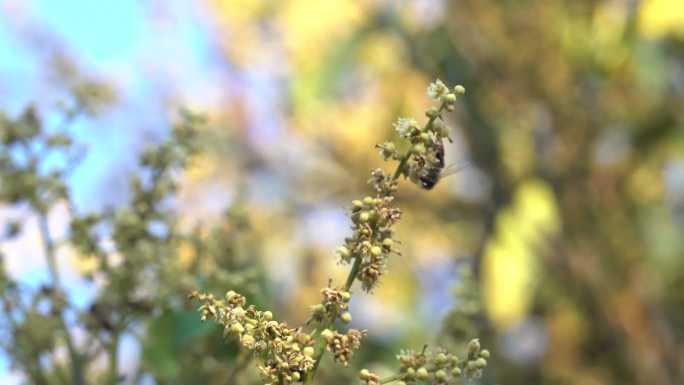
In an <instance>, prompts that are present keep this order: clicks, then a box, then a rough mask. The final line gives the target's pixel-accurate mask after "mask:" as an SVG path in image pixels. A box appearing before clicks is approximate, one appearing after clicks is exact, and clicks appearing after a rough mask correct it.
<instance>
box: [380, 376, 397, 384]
mask: <svg viewBox="0 0 684 385" xmlns="http://www.w3.org/2000/svg"><path fill="white" fill-rule="evenodd" d="M402 377H403V375H402V374H395V375H393V376H389V377H387V378H383V379H382V380H380V384H381V385H382V384H389V383H392V382H394V381H399V380H401V379H402Z"/></svg>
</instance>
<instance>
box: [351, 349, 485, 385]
mask: <svg viewBox="0 0 684 385" xmlns="http://www.w3.org/2000/svg"><path fill="white" fill-rule="evenodd" d="M487 358H489V351H488V350H485V349H481V347H480V341H479V340H478V339H473V340H471V341H470V342H469V343H468V345H467V347H466V354H465V358H464V359H461V358H459V357H458V356H456V355H454V354H450V353H448V352H447V351H445V350H441V351H438V352H437V353H436V354H433V353H431V352H429V351H428V350H427V347H425V348H423V350H422V351H421V352H414V351H404V352H401V354H399V355H398V356H397V359H398V360H399V364H400V367H401V368H400V372H399V374H398V375H396V376H394V378H395V379H396V380H398V382H397V384H398V385H406V384H412V383H416V382H421V383H428V384H437V385H447V384H458V383H460V382H458V381H459V379H461V378H467V379H473V378H478V377H480V376H481V375H482V369H484V368H485V367H486V366H487ZM361 374H362V375H361V378H362V379H363V377H364V376H363V371H362V373H361ZM364 381H366V384H367V385H368V384H369V382H368V380H364Z"/></svg>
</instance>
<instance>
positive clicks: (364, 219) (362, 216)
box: [359, 211, 370, 222]
mask: <svg viewBox="0 0 684 385" xmlns="http://www.w3.org/2000/svg"><path fill="white" fill-rule="evenodd" d="M369 219H370V214H369V213H368V211H364V212H362V213H361V214H359V220H360V221H361V222H368V220H369Z"/></svg>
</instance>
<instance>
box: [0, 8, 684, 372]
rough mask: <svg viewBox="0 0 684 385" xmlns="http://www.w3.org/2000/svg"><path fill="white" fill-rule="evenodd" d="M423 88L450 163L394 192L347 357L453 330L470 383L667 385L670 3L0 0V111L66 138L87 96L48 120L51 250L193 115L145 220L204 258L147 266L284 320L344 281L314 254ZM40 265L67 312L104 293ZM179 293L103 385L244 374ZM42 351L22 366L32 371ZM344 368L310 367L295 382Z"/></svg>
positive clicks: (19, 260) (671, 288) (674, 78)
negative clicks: (438, 115) (481, 361)
mask: <svg viewBox="0 0 684 385" xmlns="http://www.w3.org/2000/svg"><path fill="white" fill-rule="evenodd" d="M435 78H440V79H442V80H444V81H445V82H447V83H448V84H450V85H454V84H463V85H464V86H465V87H466V89H467V94H466V96H465V97H463V98H461V99H460V102H459V103H460V105H459V108H458V109H457V110H456V112H455V113H454V114H452V115H451V117H450V125H451V126H452V127H453V135H452V136H453V137H454V139H455V140H454V143H452V144H449V145H448V146H447V149H446V151H447V155H446V156H447V163H454V164H462V165H466V166H465V167H464V168H463V169H462V170H461V172H459V173H457V174H455V175H453V176H451V177H449V178H446V179H444V180H443V181H441V182H440V183H439V184H438V186H437V187H436V188H435V190H433V191H430V192H425V191H422V190H420V189H418V188H417V187H415V186H413V185H411V184H410V183H404V184H402V187H401V191H400V194H399V199H398V205H399V206H400V207H402V208H403V209H404V210H405V215H404V219H403V220H402V222H401V223H400V225H399V228H398V232H399V233H398V238H399V239H401V240H402V246H401V248H402V256H401V257H397V258H395V259H394V260H393V261H392V262H391V263H390V265H389V271H390V273H388V274H387V275H386V278H385V279H384V280H383V282H382V284H381V286H380V287H379V288H378V289H377V290H376V292H375V293H373V295H372V296H371V295H365V294H363V295H359V296H355V297H354V301H353V304H352V314H353V315H354V322H353V325H354V326H355V327H358V328H365V329H368V332H369V335H370V336H371V338H370V339H369V342H368V344H367V345H366V347H365V350H364V353H362V354H360V355H359V356H357V358H356V359H355V363H354V365H357V366H359V365H364V366H369V367H372V368H374V369H375V370H378V371H380V372H382V371H389V370H391V368H392V367H396V363H395V362H394V354H396V353H398V351H399V350H400V349H402V348H414V349H420V348H421V347H422V346H423V344H424V343H428V344H430V345H434V344H435V343H436V342H437V341H438V340H439V341H444V340H445V339H449V338H451V339H454V340H457V341H463V340H465V339H466V338H471V337H476V336H479V337H480V338H481V339H482V341H483V344H484V345H486V346H487V347H488V348H489V349H490V350H491V351H492V359H491V360H490V362H491V364H490V366H489V367H488V369H487V372H486V374H485V377H484V378H483V379H482V383H486V384H530V383H535V384H625V383H634V384H678V383H684V236H683V234H684V2H682V1H681V0H642V1H639V0H622V1H618V0H613V1H589V0H573V1H561V0H548V1H533V0H498V1H494V0H453V1H447V0H416V1H383V0H362V1H352V0H325V1H319V0H279V1H261V0H223V1H219V0H215V1H213V0H206V1H180V0H164V1H155V0H149V1H135V0H117V1H97V2H96V1H87V0H64V1H53V0H31V1H26V0H22V1H19V0H4V1H0V108H1V109H2V110H3V111H4V112H5V114H6V115H7V116H10V117H15V116H18V115H20V114H21V113H22V111H23V110H24V108H25V107H26V106H27V105H28V104H30V103H34V104H35V105H36V109H37V110H38V111H39V112H40V114H41V115H42V117H43V124H44V126H45V127H46V130H48V131H51V132H61V131H62V130H64V131H65V132H66V130H67V128H66V127H65V126H64V125H61V124H60V122H61V113H60V108H61V107H60V106H61V105H62V103H64V100H68V99H69V97H70V96H69V95H70V92H73V90H74V84H77V83H78V82H80V81H82V79H90V80H89V81H93V82H97V83H98V84H102V87H106V89H107V92H106V94H107V95H108V97H107V98H106V99H107V100H106V103H105V105H104V106H103V107H102V108H99V109H98V111H97V114H87V116H83V117H78V118H75V119H73V120H71V121H70V122H69V123H70V124H69V127H68V132H69V133H70V135H73V137H74V140H75V143H77V144H78V145H79V146H82V148H84V149H87V152H86V153H84V155H83V156H82V158H81V159H80V160H79V161H78V162H77V163H76V164H75V165H74V167H73V169H72V170H70V171H71V172H70V173H69V174H68V176H67V177H66V183H67V186H68V187H69V190H70V192H71V197H72V198H71V199H72V201H73V203H74V205H75V207H74V208H70V209H67V208H66V207H65V205H63V204H59V203H57V204H55V205H54V207H52V208H51V210H50V211H49V215H48V217H49V225H50V228H51V229H52V231H53V233H54V234H55V237H57V238H59V237H68V233H69V222H70V218H71V216H72V215H76V214H73V212H72V211H71V209H74V210H75V212H77V213H79V214H78V215H87V213H92V212H98V211H102V210H109V209H111V210H120V209H122V208H125V207H126V206H127V205H129V204H130V199H131V196H132V192H131V187H130V185H129V175H131V174H136V173H140V172H141V166H140V164H139V163H138V161H137V159H138V157H139V156H140V155H141V154H142V153H143V151H144V149H145V148H147V147H149V146H151V145H155V144H159V143H163V142H164V141H165V140H167V138H168V137H169V135H170V131H169V127H170V126H171V125H172V124H173V122H174V121H175V119H176V118H177V115H178V114H177V110H178V109H179V108H180V107H186V108H190V109H192V110H194V111H198V112H203V113H206V115H207V118H208V124H207V126H206V127H204V128H202V129H201V130H200V143H201V148H202V151H201V152H200V153H199V154H197V155H196V156H194V157H193V158H192V160H191V161H190V162H189V164H188V167H187V168H186V169H185V170H184V171H183V172H180V173H178V175H177V177H178V180H179V183H180V185H179V189H178V192H177V194H176V195H174V198H173V199H172V201H171V202H170V203H169V204H170V209H169V210H171V212H173V213H174V214H173V215H175V216H176V221H177V225H178V228H179V229H182V230H185V231H188V232H194V233H195V234H199V235H198V236H199V237H205V238H206V239H210V240H211V242H210V243H209V245H210V247H209V248H210V249H211V250H210V252H208V253H207V257H206V260H203V261H202V263H201V264H200V266H198V263H196V262H197V259H198V258H199V257H198V256H199V255H200V254H201V253H200V252H199V251H198V250H196V249H193V247H192V242H185V243H183V242H179V243H178V244H176V243H174V245H176V246H178V247H176V248H175V249H174V250H173V251H168V250H166V249H165V250H166V252H168V258H166V259H165V260H164V261H165V262H164V263H165V264H173V265H174V266H176V265H177V266H179V271H180V273H175V274H184V275H183V279H182V280H183V282H189V284H188V286H192V284H193V283H195V284H196V285H197V286H201V285H205V288H208V289H210V290H214V291H215V292H216V294H220V293H221V292H223V291H225V290H228V289H231V288H232V287H226V285H227V284H229V283H233V284H236V285H238V286H240V287H238V289H241V290H243V291H247V292H248V293H252V296H251V297H250V299H253V300H255V301H256V302H257V303H259V304H262V305H263V306H267V307H269V308H273V309H275V312H276V314H277V315H278V316H279V317H280V318H282V319H285V320H288V321H289V322H290V323H291V324H298V323H301V322H302V321H304V320H305V319H306V318H307V316H308V306H309V305H311V304H314V303H317V302H318V300H319V290H320V288H321V287H324V286H326V285H327V282H328V279H329V278H330V277H332V278H333V279H335V280H337V281H340V280H342V279H343V278H344V275H345V271H346V269H345V268H342V267H340V266H338V265H337V264H336V259H335V257H334V255H333V252H332V251H333V250H334V249H335V247H337V246H338V245H340V244H341V243H342V241H343V239H344V237H345V236H346V235H347V234H348V233H349V229H348V226H349V221H348V218H347V217H346V216H345V206H346V205H348V204H349V202H350V201H351V200H352V199H355V198H356V197H359V196H363V195H365V194H367V192H368V191H369V189H368V187H367V186H366V185H365V181H366V179H367V175H368V170H369V169H370V168H372V167H378V166H380V167H387V166H385V165H383V164H382V162H381V160H380V159H379V157H378V156H377V153H376V151H375V150H373V145H374V144H376V143H379V142H382V141H384V140H385V139H386V138H389V137H391V136H392V135H393V133H392V126H391V123H392V122H393V120H394V119H395V118H396V117H398V116H415V117H416V118H419V117H421V116H422V114H423V111H424V109H425V108H426V107H428V106H429V101H428V99H427V97H426V94H425V88H426V86H427V84H428V83H429V82H430V81H432V80H433V79H435ZM79 151H80V150H79ZM84 151H85V150H84ZM45 162H47V163H48V164H50V162H51V160H50V159H46V160H45ZM0 182H1V183H3V184H9V183H11V181H10V180H7V179H5V180H2V181H0ZM17 219H20V220H21V221H22V222H23V223H22V229H21V232H20V234H19V235H17V236H16V237H13V238H11V239H9V238H8V239H3V240H2V241H1V243H0V250H1V251H2V254H3V255H4V258H3V260H4V265H5V267H4V268H5V270H6V272H7V274H8V276H10V277H12V278H13V279H14V280H16V281H17V282H19V283H20V285H21V287H23V288H25V289H24V290H23V293H24V294H23V295H24V296H28V297H30V296H31V295H32V294H31V293H33V292H39V291H40V290H41V287H43V285H45V284H46V282H49V281H50V274H49V269H48V266H47V265H46V262H45V259H44V255H43V250H42V248H41V246H40V241H39V237H40V236H39V226H38V225H39V221H38V220H36V218H35V216H34V215H33V214H32V213H31V212H30V209H29V208H27V207H26V205H21V204H19V205H15V204H10V203H8V202H1V203H0V221H2V222H8V223H9V221H14V220H17ZM207 229H213V230H211V231H210V230H207ZM58 257H59V263H60V265H59V268H60V270H61V272H62V277H63V282H64V286H65V289H66V291H67V294H68V295H67V297H68V301H69V303H70V306H71V307H72V310H71V311H72V312H73V314H79V312H82V313H88V311H90V310H92V305H93V303H95V302H97V301H98V298H100V297H101V293H100V292H99V291H98V290H99V289H101V288H103V285H104V284H103V283H102V281H101V280H98V279H92V273H93V270H94V269H96V268H95V267H94V266H95V264H94V263H93V261H92V258H89V256H88V255H83V253H79V252H77V251H75V250H74V249H73V248H69V247H64V248H61V249H60V250H59V252H58ZM123 257H124V258H126V255H125V254H123ZM183 269H185V270H183ZM183 272H184V273H183ZM468 272H470V273H468ZM175 277H176V278H178V275H176V276H175ZM96 278H97V277H96ZM154 279H156V278H154ZM179 280H180V279H179ZM207 282H208V283H207ZM212 282H213V283H212ZM236 282H237V283H236ZM459 288H460V290H459ZM464 288H465V289H464ZM179 290H180V288H179ZM186 294H187V293H186V292H178V293H165V294H164V295H163V296H161V297H160V298H161V299H158V302H155V303H154V305H159V307H154V306H153V308H154V309H153V310H150V311H149V312H148V313H146V314H145V316H140V317H139V318H136V321H135V322H131V323H130V324H129V326H130V327H129V328H128V329H127V330H126V331H125V332H122V333H121V335H120V339H118V342H119V345H120V348H119V350H118V353H117V355H118V367H119V372H120V373H121V375H122V376H124V377H122V380H123V383H145V384H193V383H216V384H219V383H230V382H226V381H227V380H226V378H230V379H231V381H234V382H235V383H242V384H248V383H255V382H254V378H255V375H254V373H252V372H250V370H247V371H246V372H244V373H240V375H239V376H237V377H226V376H227V375H231V376H232V374H233V372H232V370H233V367H234V366H235V365H238V364H239V359H238V358H237V357H236V353H235V347H234V346H231V345H230V344H223V343H222V342H221V338H220V333H218V332H217V331H215V330H213V329H212V328H211V327H209V326H206V325H204V326H202V325H201V324H199V322H197V320H196V315H195V314H194V313H193V312H192V308H191V307H189V306H188V305H187V304H185V303H184V302H183V300H182V298H184V296H185V295H186ZM162 297H163V298H162ZM155 301H157V300H156V299H155ZM122 309H123V310H122ZM122 309H119V310H120V311H125V308H122ZM68 323H69V325H70V328H71V329H72V330H73V332H74V334H75V336H76V340H77V341H76V342H77V344H79V343H86V342H87V341H86V340H85V339H83V340H82V341H79V335H84V334H86V333H85V332H84V331H83V330H81V329H82V327H81V326H80V324H79V321H78V319H77V317H76V316H74V318H73V320H68ZM6 326H7V325H3V327H6ZM34 327H38V328H40V327H43V326H42V325H37V326H34ZM7 330H9V329H7ZM7 330H3V331H2V334H1V335H2V338H3V339H5V341H11V340H12V337H11V335H10V334H8V331H7ZM63 356H64V354H63V351H62V353H61V356H60V353H59V351H58V352H56V353H55V354H47V355H46V356H44V357H43V358H41V360H43V361H45V362H44V364H45V365H46V367H47V368H48V369H46V370H47V371H48V372H49V371H50V368H53V366H51V365H55V364H53V363H51V362H53V361H54V362H62V361H64V357H63ZM60 357H61V358H60ZM60 360H62V361H60ZM12 362H13V358H12V356H11V354H8V352H7V351H4V352H2V353H0V384H3V385H5V384H7V385H9V384H19V383H24V382H26V381H29V380H27V374H26V372H25V371H24V370H22V368H21V367H17V365H12ZM236 362H238V364H236ZM353 373H354V369H350V370H348V371H347V372H343V371H339V370H337V371H336V369H334V368H332V367H331V368H330V370H329V372H328V374H324V377H322V378H321V379H320V381H321V382H320V383H328V384H338V383H339V384H344V383H354V381H357V380H355V379H353V377H354V374H353ZM57 383H59V382H57ZM103 383H104V382H103Z"/></svg>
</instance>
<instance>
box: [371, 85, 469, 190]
mask: <svg viewBox="0 0 684 385" xmlns="http://www.w3.org/2000/svg"><path fill="white" fill-rule="evenodd" d="M427 93H428V96H429V97H430V98H431V99H433V100H435V101H436V102H438V103H439V106H438V107H430V108H428V109H427V110H426V111H425V114H426V115H427V117H428V121H427V123H426V124H425V125H424V126H421V125H420V124H418V122H416V120H415V119H413V118H399V119H398V120H397V121H396V122H395V123H394V129H395V130H396V131H397V133H398V134H399V136H400V137H402V138H404V139H406V140H408V141H409V142H410V143H411V150H410V154H409V156H408V157H407V158H406V166H405V168H404V169H403V170H401V171H402V173H403V174H404V175H406V176H408V177H409V179H410V180H411V181H412V182H413V183H416V184H418V185H419V186H421V187H423V188H427V189H430V188H432V187H433V186H434V185H435V184H436V183H437V181H438V180H439V176H440V172H441V170H442V169H443V168H444V144H443V142H444V139H447V140H449V141H451V138H449V129H448V128H447V126H446V124H445V123H444V119H443V117H442V112H443V111H444V110H447V111H453V110H454V108H455V106H456V99H457V95H458V94H463V93H465V88H463V86H460V85H458V86H456V87H454V89H453V92H452V91H450V90H449V88H448V87H447V86H446V85H445V84H444V83H443V82H442V81H441V80H439V79H438V80H436V81H435V82H433V83H431V84H430V86H429V87H428V91H427ZM377 148H378V150H379V151H380V155H381V156H382V157H383V159H385V160H389V159H393V160H399V159H402V156H401V155H400V154H399V152H398V151H397V146H396V144H395V143H393V142H385V143H382V144H380V145H378V146H377Z"/></svg>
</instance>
